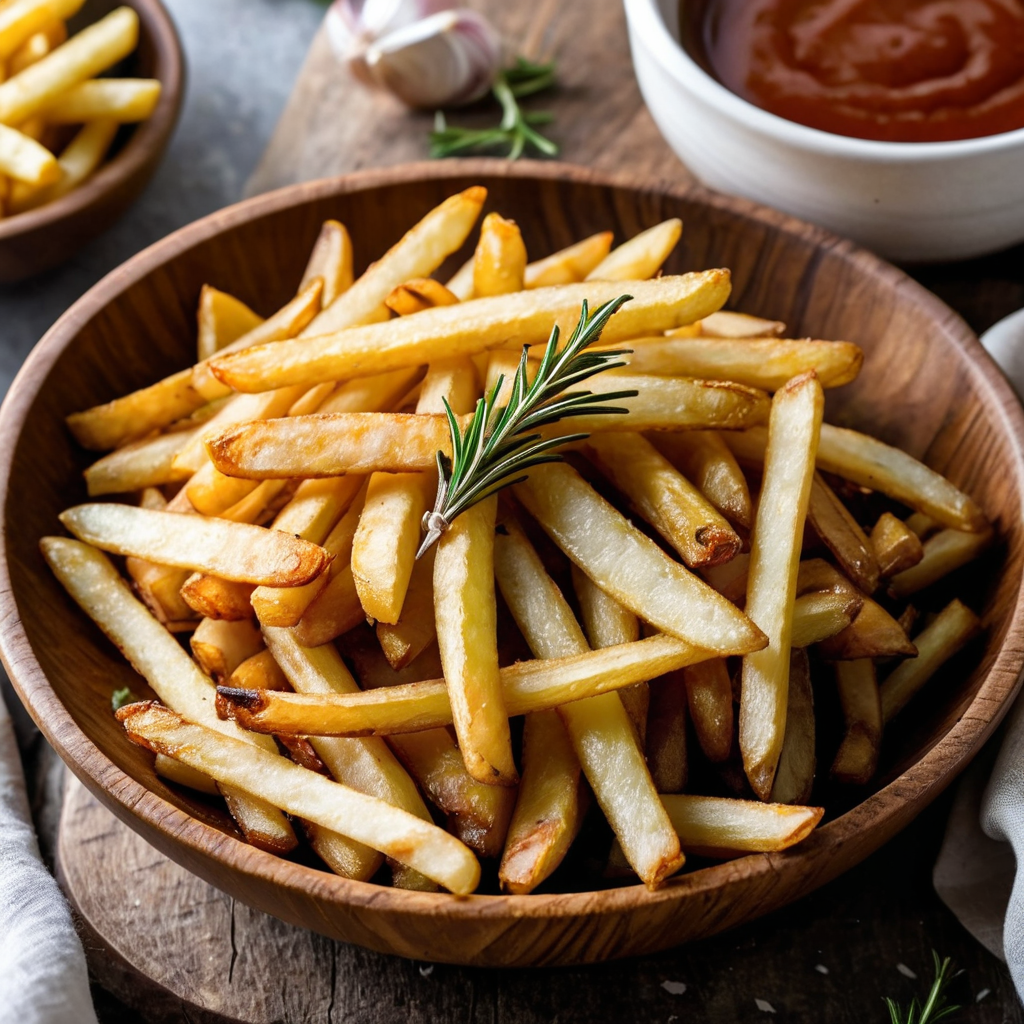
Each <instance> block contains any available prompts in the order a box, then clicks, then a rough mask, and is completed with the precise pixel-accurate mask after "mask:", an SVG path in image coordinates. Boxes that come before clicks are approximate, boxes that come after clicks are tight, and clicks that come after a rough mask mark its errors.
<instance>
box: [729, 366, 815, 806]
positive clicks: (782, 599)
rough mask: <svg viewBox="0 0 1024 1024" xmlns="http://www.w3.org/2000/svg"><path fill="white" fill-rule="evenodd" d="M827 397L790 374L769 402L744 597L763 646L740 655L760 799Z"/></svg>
mask: <svg viewBox="0 0 1024 1024" xmlns="http://www.w3.org/2000/svg"><path fill="white" fill-rule="evenodd" d="M824 402H825V397H824V393H823V391H822V389H821V385H820V384H819V383H818V379H817V377H816V376H815V375H814V374H813V373H809V374H805V375H803V376H800V377H796V378H794V379H793V380H792V381H790V383H789V384H787V385H786V386H785V387H784V388H782V389H780V390H779V391H777V392H776V393H775V398H774V399H773V401H772V415H771V420H770V423H769V428H768V429H769V439H768V445H767V450H766V452H765V461H764V482H763V484H762V488H761V498H760V501H759V502H758V507H757V518H756V520H755V524H754V532H753V535H752V543H751V549H750V578H749V581H748V584H747V604H746V611H747V615H748V616H749V618H750V619H751V620H752V621H753V622H755V623H756V624H757V626H758V627H759V628H760V629H761V630H763V631H764V633H765V634H766V635H767V636H768V646H767V647H766V648H764V649H762V650H758V651H755V652H753V653H751V654H748V655H746V657H745V658H744V659H743V677H742V679H743V682H742V694H741V697H740V751H741V753H742V754H743V769H744V771H745V772H746V775H747V778H748V779H749V781H750V785H751V786H752V788H753V790H754V792H755V793H756V794H757V795H758V796H759V797H760V798H761V799H762V800H767V799H768V797H769V795H770V793H771V789H772V782H773V780H774V778H775V772H776V769H777V767H778V763H779V757H780V755H781V753H782V745H783V741H784V738H785V732H786V702H787V693H788V689H789V673H790V646H791V642H792V628H793V600H794V598H795V597H796V587H797V573H798V572H799V568H800V546H801V543H802V541H803V530H804V519H805V517H806V515H807V505H808V501H809V500H810V493H811V481H812V478H813V476H814V457H815V450H816V448H817V446H818V435H819V431H820V429H821V417H822V411H823V407H824Z"/></svg>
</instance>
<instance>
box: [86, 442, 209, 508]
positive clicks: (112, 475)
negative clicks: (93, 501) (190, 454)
mask: <svg viewBox="0 0 1024 1024" xmlns="http://www.w3.org/2000/svg"><path fill="white" fill-rule="evenodd" d="M200 429H201V428H199V427H196V428H194V429H193V430H183V431H180V432H177V433H172V434H161V435H159V436H158V437H153V438H149V439H147V440H145V441H135V442H132V443H130V444H127V445H125V446H124V447H123V448H118V449H117V451H114V452H111V453H110V454H109V455H105V456H104V457H103V458H102V459H99V460H98V461H96V462H94V463H93V464H92V465H91V466H89V467H88V469H86V470H85V472H84V474H83V476H84V477H85V486H86V490H87V491H88V494H89V497H90V498H96V497H99V496H100V495H103V494H127V493H129V492H131V491H138V490H141V489H142V488H143V487H154V486H158V485H161V484H168V483H175V482H177V481H179V480H185V479H187V478H188V471H187V470H186V471H180V470H176V469H175V468H174V458H175V456H176V455H177V454H178V452H180V451H181V450H182V448H184V447H185V445H187V444H188V443H189V440H190V439H191V438H194V437H197V436H198V434H199V430H200Z"/></svg>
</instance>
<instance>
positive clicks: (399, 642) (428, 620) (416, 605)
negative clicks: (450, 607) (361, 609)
mask: <svg viewBox="0 0 1024 1024" xmlns="http://www.w3.org/2000/svg"><path fill="white" fill-rule="evenodd" d="M436 554H437V552H436V549H435V548H434V547H431V548H429V549H428V550H427V551H425V552H424V553H423V554H422V555H421V556H420V557H419V559H418V560H417V561H416V563H415V565H413V567H412V576H411V577H410V578H409V589H408V590H407V591H406V592H405V601H404V602H403V603H402V614H401V615H400V616H399V617H398V622H396V623H394V624H391V623H388V622H378V623H377V640H378V642H379V643H380V646H381V650H382V651H383V652H384V656H385V657H386V658H387V659H388V663H389V664H390V665H391V667H392V668H393V669H400V668H405V666H406V665H408V664H409V662H411V661H413V660H414V659H415V658H417V657H418V656H419V655H420V654H421V653H422V652H423V651H425V650H426V649H427V647H429V646H430V644H431V643H433V642H434V640H435V639H436V638H437V626H436V624H435V622H434V557H435V555H436Z"/></svg>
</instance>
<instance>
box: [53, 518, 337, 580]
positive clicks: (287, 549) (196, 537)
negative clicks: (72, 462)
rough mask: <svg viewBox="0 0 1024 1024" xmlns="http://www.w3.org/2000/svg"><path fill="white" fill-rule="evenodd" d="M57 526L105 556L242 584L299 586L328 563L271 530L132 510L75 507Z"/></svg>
mask: <svg viewBox="0 0 1024 1024" xmlns="http://www.w3.org/2000/svg"><path fill="white" fill-rule="evenodd" d="M60 521H61V522H62V523H63V524H64V526H66V527H67V528H68V530H70V531H71V533H73V534H74V535H75V536H76V537H78V539H79V540H84V541H86V542H87V543H89V544H92V545H93V546H94V547H98V548H101V549H102V550H104V551H112V552H114V553H115V554H119V555H132V556H135V557H136V558H143V559H146V560H148V561H152V562H157V563H158V564H160V565H168V566H174V567H177V568H180V569H190V570H191V571H193V572H205V573H210V574H211V575H214V576H220V577H222V578H223V579H228V580H239V581H242V582H246V583H257V584H259V583H265V584H269V585H271V586H278V587H295V586H299V585H301V584H303V583H308V582H309V581H310V580H312V579H313V578H314V577H316V576H318V575H319V574H320V573H321V572H322V571H323V570H324V569H326V568H327V566H328V565H329V564H330V561H331V558H330V556H329V555H328V554H327V552H326V551H324V549H323V548H321V547H318V546H317V545H316V544H310V543H309V542H308V541H304V540H300V539H298V538H297V537H290V536H287V535H286V534H283V533H278V532H277V531H275V530H266V529H264V528H263V527H260V526H250V525H248V524H246V523H232V522H228V521H226V520H223V519H209V518H207V517H205V516H197V515H187V514H182V513H179V512H166V511H163V512H162V511H156V510H154V509H145V508H136V507H134V506H132V505H114V504H94V505H76V506H75V507H74V508H70V509H68V510H67V511H66V512H62V513H61V516H60Z"/></svg>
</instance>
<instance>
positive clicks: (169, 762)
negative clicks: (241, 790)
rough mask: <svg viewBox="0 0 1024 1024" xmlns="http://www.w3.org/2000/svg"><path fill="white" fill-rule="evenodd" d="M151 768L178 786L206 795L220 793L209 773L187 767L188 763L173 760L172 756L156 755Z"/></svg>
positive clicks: (217, 794)
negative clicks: (205, 773)
mask: <svg viewBox="0 0 1024 1024" xmlns="http://www.w3.org/2000/svg"><path fill="white" fill-rule="evenodd" d="M153 768H154V770H155V771H156V773H157V775H159V776H160V777H161V778H164V779H167V781H168V782H173V783H175V784H176V785H178V786H187V787H188V788H189V789H194V790H197V791H198V792H200V793H206V794H207V796H219V795H220V790H219V789H218V788H217V783H216V782H214V781H213V779H211V778H210V776H209V775H204V774H203V773H202V772H197V771H196V770H195V769H194V768H189V767H188V765H184V764H182V763H181V762H180V761H175V760H174V758H173V757H168V756H167V755H166V754H157V755H156V759H155V760H154V762H153Z"/></svg>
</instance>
